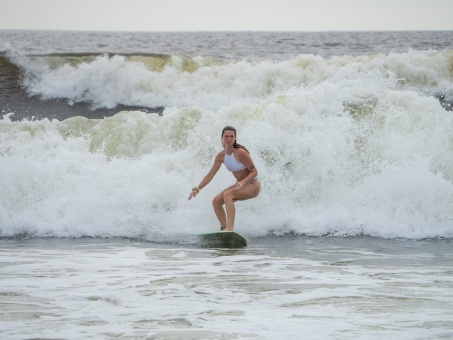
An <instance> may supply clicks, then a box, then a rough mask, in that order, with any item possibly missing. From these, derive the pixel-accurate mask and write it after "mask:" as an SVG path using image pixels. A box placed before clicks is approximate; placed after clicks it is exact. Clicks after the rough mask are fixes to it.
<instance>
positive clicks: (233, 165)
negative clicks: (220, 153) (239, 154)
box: [223, 151, 246, 172]
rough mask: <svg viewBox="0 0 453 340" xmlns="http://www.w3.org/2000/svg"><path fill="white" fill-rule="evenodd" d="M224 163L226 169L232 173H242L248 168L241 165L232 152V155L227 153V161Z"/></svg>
mask: <svg viewBox="0 0 453 340" xmlns="http://www.w3.org/2000/svg"><path fill="white" fill-rule="evenodd" d="M223 163H225V166H226V168H227V169H228V170H229V171H231V172H236V171H241V170H244V169H245V168H246V166H245V164H244V163H240V162H238V161H237V160H236V157H234V152H232V153H231V155H227V153H226V151H225V159H224V160H223Z"/></svg>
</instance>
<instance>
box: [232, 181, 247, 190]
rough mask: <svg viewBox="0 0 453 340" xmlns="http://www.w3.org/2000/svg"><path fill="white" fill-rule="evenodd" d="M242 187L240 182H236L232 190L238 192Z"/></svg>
mask: <svg viewBox="0 0 453 340" xmlns="http://www.w3.org/2000/svg"><path fill="white" fill-rule="evenodd" d="M243 186H244V184H242V182H241V181H239V182H236V184H235V185H234V187H233V188H234V189H235V190H239V189H240V188H242V187H243Z"/></svg>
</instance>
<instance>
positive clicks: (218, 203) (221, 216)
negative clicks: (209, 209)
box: [212, 186, 233, 230]
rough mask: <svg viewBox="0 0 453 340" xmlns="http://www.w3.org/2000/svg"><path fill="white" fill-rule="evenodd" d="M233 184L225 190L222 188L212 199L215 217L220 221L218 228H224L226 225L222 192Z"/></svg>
mask: <svg viewBox="0 0 453 340" xmlns="http://www.w3.org/2000/svg"><path fill="white" fill-rule="evenodd" d="M232 187H233V186H229V187H228V188H226V189H225V190H223V191H222V192H221V193H219V194H218V195H217V196H216V197H214V199H213V200H212V206H213V208H214V212H215V215H216V216H217V219H218V220H219V223H220V228H221V229H222V230H223V229H225V227H226V225H227V218H226V214H225V210H224V209H223V205H224V204H225V202H224V200H223V194H224V192H225V191H227V190H229V189H231V188H232Z"/></svg>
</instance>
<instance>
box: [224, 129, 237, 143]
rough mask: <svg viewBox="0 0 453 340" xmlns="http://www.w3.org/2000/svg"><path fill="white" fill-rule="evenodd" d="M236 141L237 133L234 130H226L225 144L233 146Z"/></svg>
mask: <svg viewBox="0 0 453 340" xmlns="http://www.w3.org/2000/svg"><path fill="white" fill-rule="evenodd" d="M235 141H236V134H235V133H234V131H232V130H225V131H224V132H223V135H222V142H223V144H225V146H230V145H231V146H232V145H233V144H234V142H235Z"/></svg>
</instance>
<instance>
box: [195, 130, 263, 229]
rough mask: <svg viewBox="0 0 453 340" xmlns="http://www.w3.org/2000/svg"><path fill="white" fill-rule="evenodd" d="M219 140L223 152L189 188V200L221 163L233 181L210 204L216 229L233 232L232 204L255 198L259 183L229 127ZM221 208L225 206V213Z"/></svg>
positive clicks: (245, 150)
mask: <svg viewBox="0 0 453 340" xmlns="http://www.w3.org/2000/svg"><path fill="white" fill-rule="evenodd" d="M221 139H222V144H223V150H222V151H220V152H219V153H218V154H217V156H216V158H215V160H214V165H213V166H212V168H211V170H209V172H208V174H207V175H206V176H205V177H204V178H203V179H202V181H201V182H200V184H198V186H197V187H194V188H192V192H191V194H190V196H189V200H190V199H191V198H192V197H195V196H197V195H198V193H199V192H200V190H201V189H203V188H204V187H205V186H206V185H208V184H209V182H211V180H212V179H213V178H214V176H215V174H216V173H217V171H219V169H220V167H221V166H222V163H225V166H226V168H227V169H228V170H229V171H231V172H232V173H233V176H234V177H235V178H236V183H235V184H233V185H231V186H229V187H228V188H226V189H225V190H223V191H222V192H221V193H219V194H218V195H217V196H216V197H214V199H213V200H212V205H213V206H214V212H215V214H216V216H217V219H218V220H219V222H220V230H225V231H233V230H234V216H235V213H236V208H235V206H234V202H235V201H244V200H248V199H250V198H255V197H256V196H258V194H259V193H260V189H261V184H260V181H259V180H258V170H257V169H256V167H255V165H254V164H253V161H252V158H251V157H250V154H249V152H248V150H247V149H246V148H245V147H244V146H242V145H240V144H238V143H236V129H235V128H234V127H232V126H226V127H224V128H223V130H222V136H221ZM223 205H225V208H226V214H225V210H224V208H223Z"/></svg>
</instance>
